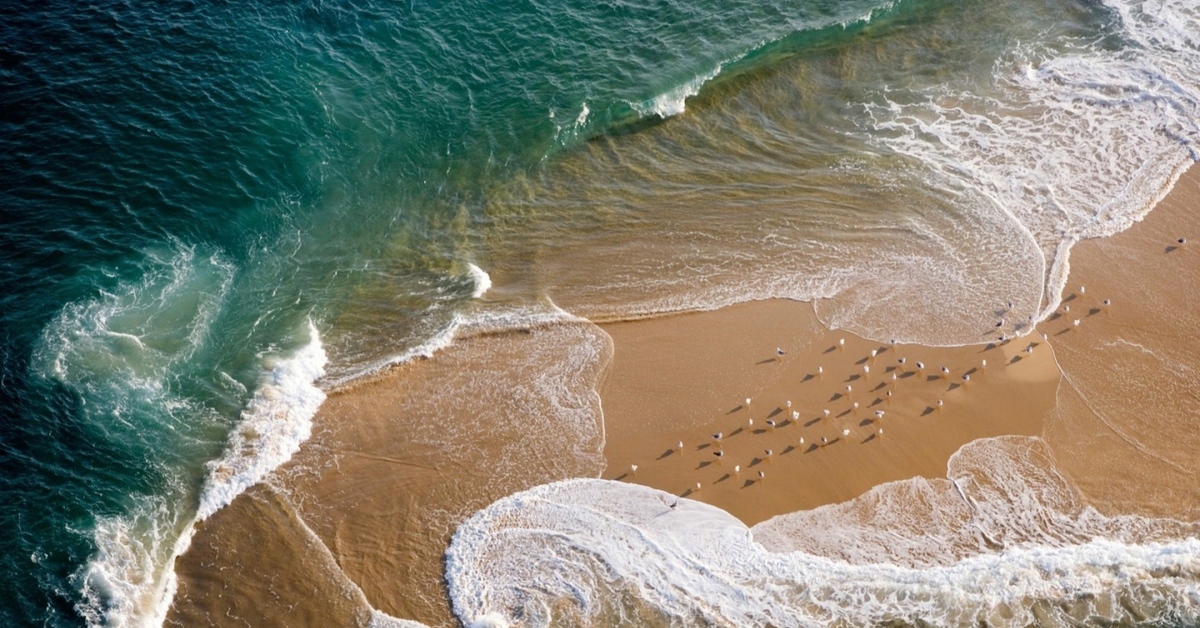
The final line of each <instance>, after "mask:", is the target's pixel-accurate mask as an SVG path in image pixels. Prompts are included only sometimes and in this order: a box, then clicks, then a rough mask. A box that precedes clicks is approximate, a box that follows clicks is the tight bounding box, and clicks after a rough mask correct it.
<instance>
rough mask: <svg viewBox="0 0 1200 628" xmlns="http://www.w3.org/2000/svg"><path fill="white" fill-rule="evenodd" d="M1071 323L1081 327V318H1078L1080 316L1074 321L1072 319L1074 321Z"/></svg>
mask: <svg viewBox="0 0 1200 628" xmlns="http://www.w3.org/2000/svg"><path fill="white" fill-rule="evenodd" d="M1071 324H1072V325H1073V326H1075V327H1079V319H1078V318H1077V319H1075V320H1074V321H1072V323H1071Z"/></svg>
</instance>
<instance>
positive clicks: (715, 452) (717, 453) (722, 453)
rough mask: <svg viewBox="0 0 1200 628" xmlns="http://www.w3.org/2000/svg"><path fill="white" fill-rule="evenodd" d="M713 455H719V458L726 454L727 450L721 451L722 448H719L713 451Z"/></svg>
mask: <svg viewBox="0 0 1200 628" xmlns="http://www.w3.org/2000/svg"><path fill="white" fill-rule="evenodd" d="M713 455H714V456H716V457H718V458H720V457H721V456H724V455H725V452H723V451H721V450H719V449H718V450H717V451H714V452H713Z"/></svg>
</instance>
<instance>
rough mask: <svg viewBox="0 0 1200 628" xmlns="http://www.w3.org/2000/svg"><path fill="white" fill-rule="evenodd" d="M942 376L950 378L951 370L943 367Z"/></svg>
mask: <svg viewBox="0 0 1200 628" xmlns="http://www.w3.org/2000/svg"><path fill="white" fill-rule="evenodd" d="M942 375H943V376H949V375H950V369H948V368H946V367H944V366H943V367H942Z"/></svg>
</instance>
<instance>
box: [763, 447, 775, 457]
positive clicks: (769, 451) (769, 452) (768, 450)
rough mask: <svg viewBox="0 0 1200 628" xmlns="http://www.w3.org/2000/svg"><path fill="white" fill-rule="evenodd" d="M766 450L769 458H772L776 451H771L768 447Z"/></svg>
mask: <svg viewBox="0 0 1200 628" xmlns="http://www.w3.org/2000/svg"><path fill="white" fill-rule="evenodd" d="M765 451H766V454H767V457H768V458H770V457H771V456H772V455H773V454H774V453H775V452H773V451H771V450H770V449H767V450H765Z"/></svg>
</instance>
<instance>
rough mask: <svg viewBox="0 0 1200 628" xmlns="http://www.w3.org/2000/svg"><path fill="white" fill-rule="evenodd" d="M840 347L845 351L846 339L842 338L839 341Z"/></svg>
mask: <svg viewBox="0 0 1200 628" xmlns="http://www.w3.org/2000/svg"><path fill="white" fill-rule="evenodd" d="M838 346H839V347H841V348H843V349H845V348H846V339H845V338H842V339H840V340H838Z"/></svg>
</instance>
